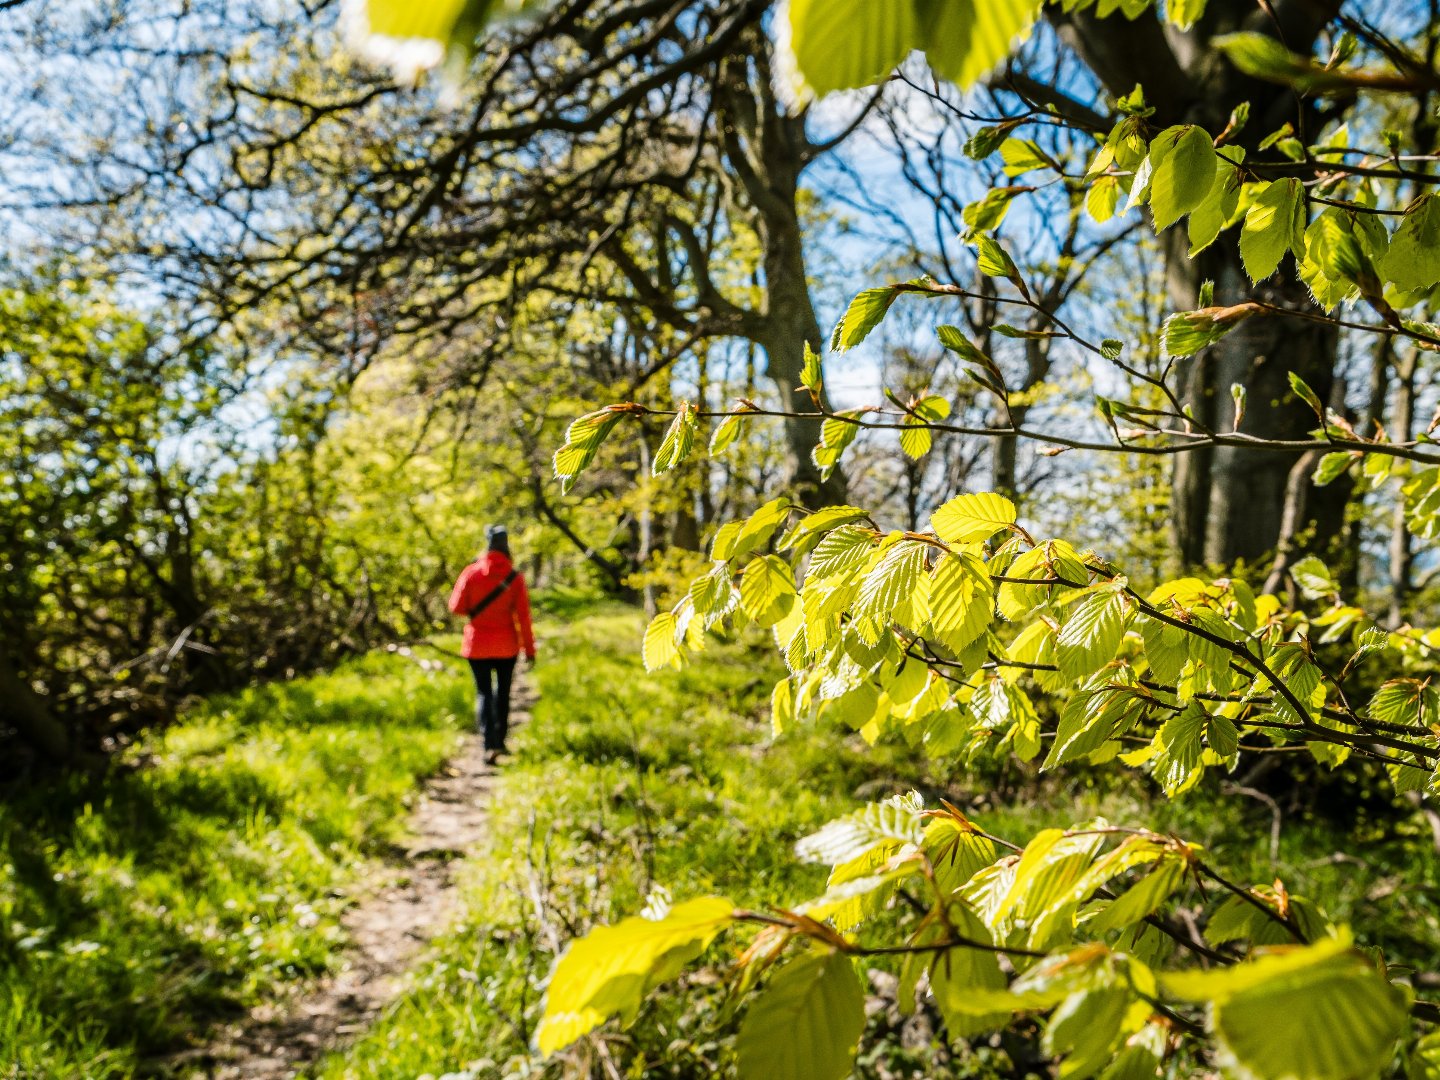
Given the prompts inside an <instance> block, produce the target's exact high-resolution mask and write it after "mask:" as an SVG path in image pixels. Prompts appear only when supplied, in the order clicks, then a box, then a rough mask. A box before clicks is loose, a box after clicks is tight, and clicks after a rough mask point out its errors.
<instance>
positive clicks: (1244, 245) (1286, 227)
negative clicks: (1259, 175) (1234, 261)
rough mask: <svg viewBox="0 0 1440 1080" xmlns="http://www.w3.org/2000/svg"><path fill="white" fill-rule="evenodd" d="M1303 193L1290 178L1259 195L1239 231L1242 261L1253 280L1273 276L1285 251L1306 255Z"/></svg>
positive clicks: (1261, 191) (1261, 189)
mask: <svg viewBox="0 0 1440 1080" xmlns="http://www.w3.org/2000/svg"><path fill="white" fill-rule="evenodd" d="M1304 191H1305V189H1304V188H1303V187H1302V186H1301V184H1300V181H1299V180H1297V179H1295V178H1294V177H1287V178H1285V179H1283V180H1276V181H1274V182H1273V183H1270V184H1266V185H1264V186H1263V187H1262V188H1260V189H1259V190H1258V191H1257V192H1256V195H1255V199H1254V201H1253V202H1252V203H1251V205H1250V209H1249V210H1248V211H1247V212H1246V214H1245V224H1244V225H1243V226H1241V229H1240V260H1241V262H1243V263H1244V265H1245V273H1247V274H1248V275H1250V280H1251V281H1257V282H1258V281H1262V280H1264V279H1265V278H1267V277H1269V276H1270V275H1271V274H1273V273H1274V272H1275V269H1276V267H1278V266H1279V265H1280V259H1281V258H1282V257H1283V256H1284V254H1285V252H1286V251H1289V250H1292V249H1293V250H1295V253H1296V255H1297V256H1301V255H1303V254H1304V233H1305V198H1304ZM1297 234H1298V236H1299V238H1300V239H1299V242H1298V245H1297V241H1296V237H1297Z"/></svg>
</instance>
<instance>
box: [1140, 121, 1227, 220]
mask: <svg viewBox="0 0 1440 1080" xmlns="http://www.w3.org/2000/svg"><path fill="white" fill-rule="evenodd" d="M1162 140H1169V141H1170V143H1171V148H1170V150H1169V152H1168V153H1166V154H1165V155H1164V156H1163V157H1162V158H1161V159H1160V162H1159V164H1158V165H1156V166H1155V169H1154V173H1153V174H1152V176H1151V178H1150V212H1151V213H1152V214H1153V215H1154V217H1155V228H1156V229H1157V230H1162V229H1167V228H1169V227H1170V226H1171V225H1173V224H1174V223H1175V222H1176V221H1179V220H1180V218H1181V217H1182V216H1183V215H1185V214H1188V213H1189V212H1190V211H1191V210H1194V209H1195V208H1196V207H1197V206H1199V205H1200V204H1201V203H1202V202H1203V201H1204V199H1205V197H1206V196H1207V195H1208V194H1209V193H1210V189H1211V187H1212V185H1213V183H1214V180H1215V147H1214V144H1212V143H1211V141H1210V136H1209V134H1208V133H1206V131H1205V129H1204V128H1201V127H1197V126H1195V125H1193V124H1189V125H1184V126H1181V127H1174V128H1167V129H1166V130H1165V131H1162V132H1161V133H1160V134H1159V135H1157V136H1156V137H1155V142H1156V143H1159V142H1161V141H1162ZM1152 153H1153V150H1152Z"/></svg>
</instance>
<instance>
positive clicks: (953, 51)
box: [862, 0, 1041, 88]
mask: <svg viewBox="0 0 1440 1080" xmlns="http://www.w3.org/2000/svg"><path fill="white" fill-rule="evenodd" d="M862 2H864V0H862ZM1040 3H1041V0H947V2H946V3H942V4H924V5H920V7H919V10H920V12H921V17H922V19H924V20H925V22H924V24H923V25H922V28H921V39H920V40H921V43H922V44H923V46H924V48H925V50H926V58H927V59H928V60H929V61H930V66H931V67H932V68H934V69H935V73H936V74H937V75H940V76H942V77H943V78H946V79H950V80H951V81H952V82H955V83H957V84H958V85H959V86H960V87H962V88H966V87H969V86H971V85H973V84H974V83H976V82H978V81H979V80H980V79H982V78H984V77H985V76H986V75H988V74H990V72H991V71H992V70H993V69H994V67H995V65H996V64H998V63H1000V61H1002V60H1004V59H1005V57H1006V56H1007V55H1009V53H1010V50H1011V49H1012V48H1013V47H1014V46H1015V44H1016V43H1017V42H1018V41H1019V40H1020V39H1022V38H1023V37H1024V36H1025V35H1026V34H1027V33H1028V32H1029V30H1030V27H1031V25H1032V24H1033V23H1034V22H1035V17H1036V15H1037V14H1039V11H1040ZM871 6H873V7H877V8H880V9H882V10H886V11H888V10H889V8H890V5H888V4H873V3H872V5H871Z"/></svg>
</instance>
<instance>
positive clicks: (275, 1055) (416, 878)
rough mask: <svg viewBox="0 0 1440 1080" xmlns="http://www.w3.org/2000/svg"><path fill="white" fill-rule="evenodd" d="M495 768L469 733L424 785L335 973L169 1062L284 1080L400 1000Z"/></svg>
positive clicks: (193, 1071) (178, 1067) (480, 819)
mask: <svg viewBox="0 0 1440 1080" xmlns="http://www.w3.org/2000/svg"><path fill="white" fill-rule="evenodd" d="M534 700H535V695H534V691H533V689H532V688H531V686H530V685H528V682H526V681H519V682H517V684H516V687H515V696H514V700H513V704H512V708H511V729H512V731H513V730H514V728H515V727H517V726H519V725H522V724H524V723H525V722H526V721H528V720H529V718H530V707H531V705H532V704H533V703H534ZM495 773H496V769H495V767H494V766H491V765H486V764H485V750H484V747H483V745H482V744H481V740H480V738H479V736H478V735H475V734H474V733H467V734H466V735H465V736H464V739H463V741H462V742H461V745H460V749H459V751H458V752H457V753H456V754H455V756H454V757H452V758H451V759H450V760H449V761H448V762H446V764H445V765H444V766H443V767H442V768H441V770H440V772H439V773H438V774H437V775H435V776H433V777H431V778H430V779H429V780H427V781H426V782H425V784H424V786H423V788H422V789H421V797H420V801H419V803H418V804H417V805H416V807H415V809H414V811H412V813H411V816H410V820H409V823H408V832H407V836H406V839H405V841H404V842H403V844H402V845H401V846H400V847H398V848H397V849H396V851H395V852H394V854H393V855H392V857H391V859H390V860H389V862H388V864H387V866H386V867H385V869H384V870H383V871H382V873H380V874H379V875H378V876H377V878H376V879H375V880H373V881H372V882H371V883H369V886H368V888H366V891H365V895H364V897H363V898H362V899H361V900H360V901H359V902H358V903H356V904H355V905H354V906H353V907H351V908H350V909H349V910H348V911H347V912H346V913H345V914H344V916H343V917H342V919H341V925H342V926H343V927H344V929H345V932H346V936H347V938H348V939H349V942H350V946H349V949H348V950H347V952H346V955H345V959H344V961H343V962H342V966H341V967H340V969H339V970H338V971H336V972H334V973H332V974H330V975H327V976H325V977H324V978H322V979H320V980H317V981H316V982H314V983H311V984H309V985H307V986H306V987H304V988H303V989H302V990H301V991H300V992H299V993H298V994H296V995H295V996H292V997H288V998H286V999H285V1000H284V1001H282V1002H279V1003H270V1004H265V1005H261V1006H258V1007H257V1008H255V1009H253V1010H252V1011H251V1013H250V1015H249V1016H248V1017H246V1018H245V1019H244V1020H241V1021H239V1022H238V1023H235V1024H232V1025H230V1026H229V1027H228V1028H227V1029H225V1030H222V1031H220V1032H219V1033H217V1035H216V1036H215V1038H213V1039H212V1040H211V1042H210V1044H209V1045H208V1046H205V1047H203V1048H200V1049H198V1050H192V1051H187V1052H186V1053H185V1054H183V1055H181V1056H180V1057H177V1058H174V1059H171V1062H170V1067H171V1068H172V1069H173V1070H174V1072H175V1074H177V1075H180V1076H184V1077H187V1078H189V1080H200V1078H207V1080H290V1078H292V1077H294V1076H296V1075H297V1074H299V1072H300V1071H301V1070H302V1069H304V1068H305V1067H306V1066H308V1065H310V1064H311V1063H313V1062H315V1061H317V1060H318V1059H319V1058H320V1057H322V1056H323V1055H324V1054H326V1053H327V1052H329V1051H331V1050H334V1049H337V1048H338V1047H342V1046H344V1045H346V1044H347V1043H349V1042H351V1041H354V1040H355V1039H357V1038H359V1037H360V1036H361V1035H362V1034H363V1033H364V1032H365V1030H366V1029H367V1028H368V1027H369V1026H370V1025H371V1024H372V1023H373V1022H374V1020H375V1019H376V1017H377V1016H378V1015H379V1014H380V1012H381V1010H382V1009H384V1008H385V1006H386V1005H388V1004H389V1003H390V1002H391V1001H393V1000H394V999H395V998H396V997H398V996H399V994H400V993H401V991H402V990H403V989H404V987H405V975H406V973H407V972H408V971H409V969H410V967H411V966H412V965H413V963H414V962H415V961H416V960H417V959H418V958H419V956H420V954H421V953H422V951H423V950H424V949H425V947H426V945H428V943H429V942H430V940H431V939H432V938H433V937H435V936H436V935H437V934H439V933H440V932H441V931H443V930H444V929H445V928H446V926H447V925H448V924H449V922H450V919H451V918H452V917H453V916H454V914H455V913H456V907H457V903H458V899H459V897H458V890H457V888H456V881H455V872H454V867H455V865H456V864H457V863H458V862H459V861H460V860H461V859H462V858H463V857H464V856H465V855H466V854H467V852H468V851H469V850H470V848H471V847H472V846H473V845H474V844H475V843H476V842H477V841H479V840H480V839H481V838H482V837H483V836H484V834H485V828H486V823H487V820H488V817H489V813H488V809H487V807H488V805H489V802H490V791H491V788H492V787H493V785H494V777H495Z"/></svg>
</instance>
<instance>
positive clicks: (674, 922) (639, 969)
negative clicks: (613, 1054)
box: [535, 896, 735, 1055]
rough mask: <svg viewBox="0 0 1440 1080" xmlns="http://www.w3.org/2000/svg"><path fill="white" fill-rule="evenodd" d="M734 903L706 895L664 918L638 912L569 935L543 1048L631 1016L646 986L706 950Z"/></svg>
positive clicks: (553, 979)
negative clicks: (613, 1019)
mask: <svg viewBox="0 0 1440 1080" xmlns="http://www.w3.org/2000/svg"><path fill="white" fill-rule="evenodd" d="M734 909H735V906H734V905H733V904H732V903H731V902H730V901H729V900H726V899H725V898H724V897H719V896H710V897H704V898H702V899H698V900H689V901H687V902H685V903H683V904H676V905H675V906H674V907H673V908H671V909H670V910H669V912H668V913H666V915H665V916H664V917H663V918H660V919H648V918H644V917H641V916H635V917H632V918H629V919H624V920H622V921H621V922H619V923H617V924H615V925H614V926H601V927H598V928H597V929H595V930H592V931H591V932H590V933H588V934H586V935H585V936H584V937H582V938H578V939H576V940H575V941H572V942H571V943H570V944H569V945H568V946H567V947H566V949H565V951H564V952H563V953H561V954H560V959H559V960H558V961H557V962H556V964H555V970H554V973H553V974H552V975H551V976H550V982H549V986H548V987H547V989H546V991H545V1004H544V1012H543V1015H542V1016H541V1019H540V1024H539V1026H538V1027H537V1028H536V1031H535V1044H536V1046H537V1047H538V1048H539V1050H540V1052H541V1053H542V1054H547V1055H548V1054H553V1053H554V1052H555V1051H556V1050H559V1049H561V1048H562V1047H564V1046H567V1045H569V1044H570V1043H572V1042H574V1041H575V1040H576V1039H578V1038H579V1037H580V1036H581V1035H584V1034H585V1033H586V1032H588V1031H592V1030H593V1029H594V1028H596V1027H598V1026H599V1025H600V1024H602V1023H604V1022H605V1021H606V1020H607V1019H609V1018H610V1017H612V1016H619V1017H621V1018H622V1019H623V1020H626V1021H628V1020H630V1019H633V1018H634V1015H635V1013H636V1012H637V1011H638V1010H639V1008H640V1003H641V1000H642V999H643V998H644V996H645V993H646V992H647V991H648V990H649V989H650V988H651V987H653V986H655V985H657V984H659V983H661V982H664V981H666V980H667V979H671V978H674V977H675V976H676V975H677V974H679V972H680V970H681V969H682V968H683V967H684V966H685V965H686V964H688V963H689V962H690V961H691V960H693V959H695V958H696V957H697V956H699V955H700V954H701V953H702V952H704V951H705V949H706V948H707V947H708V946H709V944H710V942H711V941H713V940H714V938H715V935H716V934H718V933H719V932H720V931H721V930H723V929H724V928H725V926H726V925H727V924H728V923H729V922H730V916H731V913H732V912H733V911H734Z"/></svg>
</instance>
